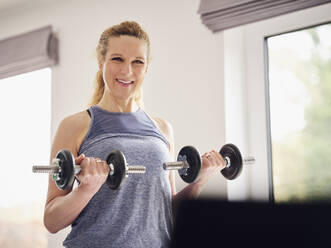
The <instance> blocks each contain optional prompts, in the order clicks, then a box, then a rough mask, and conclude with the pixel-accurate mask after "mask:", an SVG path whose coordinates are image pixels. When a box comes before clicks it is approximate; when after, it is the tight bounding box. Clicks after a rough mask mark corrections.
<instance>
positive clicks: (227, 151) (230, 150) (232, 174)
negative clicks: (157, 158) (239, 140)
mask: <svg viewBox="0 0 331 248" xmlns="http://www.w3.org/2000/svg"><path fill="white" fill-rule="evenodd" d="M219 153H220V154H221V156H222V157H223V159H224V161H225V163H226V167H225V168H224V169H222V170H221V173H222V175H223V176H224V177H225V178H226V179H228V180H233V179H235V178H237V177H238V176H239V175H240V173H241V171H242V167H243V164H253V163H255V158H254V157H245V158H242V156H241V153H240V151H239V149H238V148H237V147H236V146H235V145H233V144H226V145H224V146H223V147H222V148H221V150H220V151H219ZM201 164H202V162H201V156H200V153H199V152H198V150H197V149H196V148H194V147H193V146H184V147H183V148H182V149H181V150H180V151H179V153H178V156H177V162H166V163H163V169H165V170H178V173H179V175H180V177H181V178H182V179H183V180H184V181H185V182H186V183H193V182H194V181H195V180H196V179H197V178H198V177H199V174H200V170H201Z"/></svg>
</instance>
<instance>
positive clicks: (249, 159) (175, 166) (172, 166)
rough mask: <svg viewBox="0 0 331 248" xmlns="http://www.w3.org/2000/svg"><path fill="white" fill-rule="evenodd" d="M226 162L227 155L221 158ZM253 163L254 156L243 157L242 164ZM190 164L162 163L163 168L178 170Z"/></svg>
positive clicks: (228, 162) (185, 162) (227, 163)
mask: <svg viewBox="0 0 331 248" xmlns="http://www.w3.org/2000/svg"><path fill="white" fill-rule="evenodd" d="M223 159H224V160H225V163H226V167H229V166H230V165H231V162H230V159H229V158H228V157H224V158H223ZM254 163H255V158H254V157H252V156H248V157H245V158H243V165H250V164H254ZM189 167H190V165H189V164H188V163H187V161H176V162H165V163H163V169H165V170H180V169H188V168H189Z"/></svg>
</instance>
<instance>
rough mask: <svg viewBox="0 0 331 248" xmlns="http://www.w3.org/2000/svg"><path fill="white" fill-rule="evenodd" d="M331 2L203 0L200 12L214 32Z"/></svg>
mask: <svg viewBox="0 0 331 248" xmlns="http://www.w3.org/2000/svg"><path fill="white" fill-rule="evenodd" d="M325 3H331V0H201V1H200V6H199V10H198V13H199V14H200V15H201V20H202V23H203V24H205V25H206V26H207V27H208V28H209V29H210V30H212V31H213V32H217V31H221V30H224V29H228V28H232V27H236V26H240V25H243V24H247V23H251V22H255V21H260V20H264V19H267V18H271V17H275V16H278V15H282V14H286V13H290V12H294V11H297V10H302V9H305V8H310V7H314V6H318V5H321V4H325Z"/></svg>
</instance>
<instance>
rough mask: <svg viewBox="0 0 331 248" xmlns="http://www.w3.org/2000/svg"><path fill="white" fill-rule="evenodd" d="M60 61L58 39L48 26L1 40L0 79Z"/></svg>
mask: <svg viewBox="0 0 331 248" xmlns="http://www.w3.org/2000/svg"><path fill="white" fill-rule="evenodd" d="M57 63H58V40H57V38H56V37H55V35H54V34H53V33H52V27H51V26H47V27H43V28H40V29H37V30H33V31H31V32H28V33H24V34H20V35H17V36H14V37H10V38H7V39H4V40H1V41H0V79H1V78H6V77H10V76H15V75H17V74H21V73H25V72H30V71H34V70H38V69H42V68H45V67H49V66H53V65H56V64H57Z"/></svg>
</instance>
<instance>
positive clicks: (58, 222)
mask: <svg viewBox="0 0 331 248" xmlns="http://www.w3.org/2000/svg"><path fill="white" fill-rule="evenodd" d="M94 194H95V192H93V191H87V190H86V189H85V188H84V187H77V188H75V189H73V190H72V191H71V192H70V193H69V194H67V195H64V196H58V197H56V198H54V199H53V200H52V201H51V202H49V203H48V204H47V205H46V207H45V212H44V225H45V227H46V228H47V230H48V231H49V232H51V233H56V232H58V231H60V230H61V229H63V228H65V227H67V226H69V225H70V224H71V223H72V222H73V221H74V220H75V219H76V218H77V217H78V215H79V214H80V212H81V211H82V210H83V209H84V207H85V206H86V205H87V204H88V202H89V201H90V200H91V198H92V197H93V195H94Z"/></svg>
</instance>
